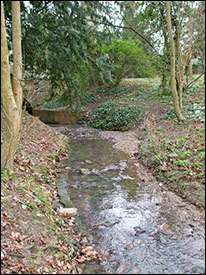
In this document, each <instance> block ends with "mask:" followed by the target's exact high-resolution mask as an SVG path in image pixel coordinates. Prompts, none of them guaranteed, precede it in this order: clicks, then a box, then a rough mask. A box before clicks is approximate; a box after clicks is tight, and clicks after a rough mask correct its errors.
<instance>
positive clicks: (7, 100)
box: [1, 1, 22, 174]
mask: <svg viewBox="0 0 206 275" xmlns="http://www.w3.org/2000/svg"><path fill="white" fill-rule="evenodd" d="M13 5H14V8H12V11H13V12H14V16H13V14H12V25H13V27H14V26H15V28H17V29H18V31H17V33H14V36H13V41H12V42H13V55H14V56H15V63H16V64H15V66H16V67H15V66H14V67H15V69H14V79H15V81H14V85H13V86H14V91H15V97H14V94H13V91H12V86H11V79H10V67H9V59H8V46H7V40H6V27H5V18H4V9H3V1H1V96H2V104H3V111H4V113H5V121H6V132H5V136H4V141H3V144H2V146H1V169H2V170H3V169H7V171H8V174H12V173H13V159H14V154H15V152H16V147H17V145H18V143H19V139H20V129H21V110H20V109H21V108H22V107H21V105H22V103H21V102H22V90H21V89H20V88H19V86H20V85H21V84H20V80H21V60H19V58H21V54H19V51H21V31H20V30H21V28H20V3H19V1H18V2H16V1H14V2H12V6H13ZM17 17H19V19H18V20H17ZM16 40H20V48H19V41H18V46H17V44H16ZM15 99H16V100H15Z"/></svg>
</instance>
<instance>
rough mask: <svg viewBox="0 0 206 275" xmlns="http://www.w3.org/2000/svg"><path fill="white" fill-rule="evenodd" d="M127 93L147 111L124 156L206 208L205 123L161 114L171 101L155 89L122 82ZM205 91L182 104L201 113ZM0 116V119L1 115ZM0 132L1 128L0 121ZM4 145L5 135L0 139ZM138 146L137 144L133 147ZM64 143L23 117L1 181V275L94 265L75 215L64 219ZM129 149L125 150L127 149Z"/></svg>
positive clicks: (77, 269)
mask: <svg viewBox="0 0 206 275" xmlns="http://www.w3.org/2000/svg"><path fill="white" fill-rule="evenodd" d="M124 85H126V86H127V87H130V88H131V92H130V93H128V94H127V95H123V96H122V95H121V96H122V98H121V99H122V100H127V101H131V102H132V103H133V104H145V105H147V106H148V107H147V113H146V117H145V119H144V120H143V121H142V123H141V124H140V125H139V126H137V127H135V128H134V129H132V130H130V131H127V132H125V135H121V133H119V135H116V136H118V137H119V138H118V139H119V140H122V143H120V146H122V144H124V145H125V147H124V150H125V152H127V153H129V154H130V155H131V157H133V158H136V159H137V161H141V162H142V163H143V164H144V165H145V167H146V168H148V169H149V171H150V172H152V173H153V174H154V175H155V176H156V177H157V179H158V180H159V181H161V182H163V183H164V184H165V185H166V186H167V187H168V188H169V189H170V190H172V191H174V192H176V193H178V194H179V195H180V196H181V197H183V198H185V200H187V201H189V202H191V203H193V204H195V205H196V206H198V207H200V208H203V207H204V200H205V183H204V179H205V170H204V167H205V166H204V165H205V155H204V154H205V123H203V122H201V121H200V120H198V119H196V118H194V117H192V116H191V117H190V119H187V122H186V123H178V122H177V120H176V119H173V118H172V117H169V115H168V116H166V117H165V118H162V116H163V115H165V114H166V112H167V111H168V110H169V109H172V103H171V101H172V99H171V97H169V96H162V95H160V94H158V92H157V90H155V89H154V91H153V87H154V85H153V83H151V82H150V83H147V82H146V81H145V80H144V81H143V82H139V81H138V82H135V81H131V80H130V81H129V80H128V81H125V83H124ZM118 96H119V95H117V94H115V95H102V94H99V95H98V97H97V98H98V101H97V102H95V103H89V104H88V105H87V106H86V112H87V116H88V117H89V116H90V114H91V112H92V110H93V109H94V108H95V107H96V106H97V105H98V104H99V103H100V102H104V101H107V100H112V99H114V98H118ZM204 100H205V99H204V88H203V86H201V85H200V86H198V87H197V86H196V89H194V90H190V92H188V93H187V94H185V95H184V100H183V103H184V105H188V104H190V103H196V102H197V103H198V104H199V105H200V106H204ZM2 117H3V116H2ZM1 125H2V126H1V127H2V131H4V121H3V120H2V124H1ZM2 139H3V135H2ZM137 140H138V142H137ZM67 144H68V140H67V138H66V137H65V136H64V135H62V134H60V133H58V132H56V131H55V130H54V129H53V128H51V127H49V126H47V125H45V124H44V123H42V122H41V121H40V120H39V119H38V118H36V117H33V116H31V115H29V114H27V113H24V115H23V123H22V137H21V141H20V145H19V146H18V148H17V152H16V155H15V159H14V172H15V176H11V177H10V178H7V177H6V175H5V173H4V171H3V173H2V174H1V202H2V203H1V225H2V229H1V240H2V241H1V271H2V274H15V273H16V274H75V273H82V270H81V268H80V267H79V265H78V263H84V261H89V260H91V259H98V255H97V253H96V251H95V250H94V249H93V247H92V245H91V244H90V243H89V241H88V240H87V238H86V237H85V236H83V234H82V233H81V231H78V230H77V227H76V220H75V217H73V216H68V215H62V214H61V213H60V212H59V211H58V208H56V207H54V202H56V201H58V194H57V189H56V185H55V178H56V177H57V175H58V167H59V165H60V160H62V159H63V158H69V156H68V155H67ZM128 144H129V146H128Z"/></svg>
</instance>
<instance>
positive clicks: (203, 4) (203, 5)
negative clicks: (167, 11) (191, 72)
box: [202, 1, 205, 83]
mask: <svg viewBox="0 0 206 275" xmlns="http://www.w3.org/2000/svg"><path fill="white" fill-rule="evenodd" d="M202 16H203V28H204V33H205V1H202ZM203 62H204V83H205V41H204V52H203Z"/></svg>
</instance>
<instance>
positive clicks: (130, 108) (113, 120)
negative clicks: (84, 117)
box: [89, 101, 146, 131]
mask: <svg viewBox="0 0 206 275" xmlns="http://www.w3.org/2000/svg"><path fill="white" fill-rule="evenodd" d="M145 111H146V109H145V106H136V105H127V104H124V105H119V104H118V103H117V102H115V101H108V102H104V103H102V104H100V105H99V106H97V107H96V108H95V109H94V111H93V113H92V117H91V119H90V122H89V124H90V126H92V127H95V128H100V129H105V130H123V131H125V130H128V129H130V128H132V127H134V126H135V125H136V124H138V123H139V122H140V121H141V120H142V119H143V118H144V116H145Z"/></svg>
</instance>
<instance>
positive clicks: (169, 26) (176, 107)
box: [166, 1, 185, 121]
mask: <svg viewBox="0 0 206 275" xmlns="http://www.w3.org/2000/svg"><path fill="white" fill-rule="evenodd" d="M166 11H167V30H168V35H169V42H170V64H171V65H170V78H171V89H172V97H173V103H174V110H175V114H176V116H177V119H178V121H183V120H185V117H184V116H183V115H182V113H181V110H180V107H179V100H178V94H177V89H176V79H175V44H174V39H173V36H172V24H171V14H170V1H166Z"/></svg>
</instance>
